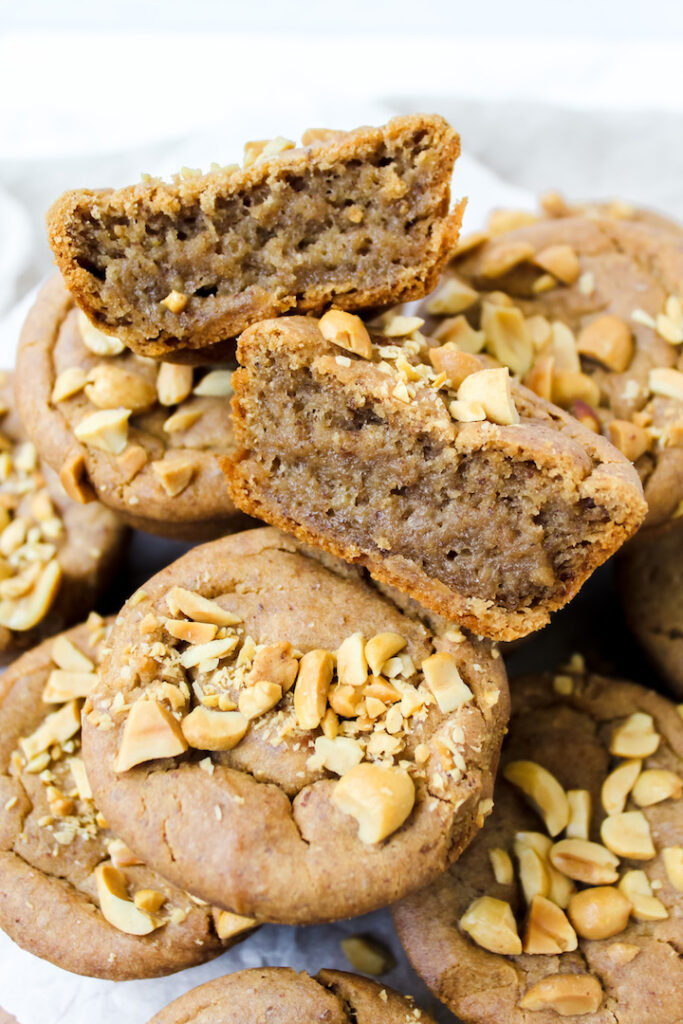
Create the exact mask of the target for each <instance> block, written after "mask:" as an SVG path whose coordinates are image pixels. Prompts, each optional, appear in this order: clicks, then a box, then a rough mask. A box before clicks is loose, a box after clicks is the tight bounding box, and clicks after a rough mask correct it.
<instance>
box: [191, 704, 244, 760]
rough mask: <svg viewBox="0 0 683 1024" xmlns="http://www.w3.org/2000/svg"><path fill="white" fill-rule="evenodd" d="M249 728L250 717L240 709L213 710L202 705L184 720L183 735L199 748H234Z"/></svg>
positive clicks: (192, 745)
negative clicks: (246, 716)
mask: <svg viewBox="0 0 683 1024" xmlns="http://www.w3.org/2000/svg"><path fill="white" fill-rule="evenodd" d="M248 728H249V721H248V719H247V718H245V716H244V715H243V714H242V713H241V712H239V711H212V710H210V709H209V708H205V707H202V706H201V705H198V706H197V707H196V708H193V710H192V711H191V712H190V713H189V715H187V716H186V717H185V718H183V720H182V730H183V735H184V736H185V739H186V740H187V742H188V743H189V744H190V746H191V747H195V748H196V749H197V750H232V748H233V747H236V746H237V744H238V743H239V742H240V740H242V739H243V738H244V736H245V734H246V731H247V729H248Z"/></svg>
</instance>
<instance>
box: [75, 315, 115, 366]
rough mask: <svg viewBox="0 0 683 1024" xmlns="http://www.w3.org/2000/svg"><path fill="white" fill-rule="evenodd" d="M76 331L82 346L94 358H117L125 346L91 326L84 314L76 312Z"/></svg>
mask: <svg viewBox="0 0 683 1024" xmlns="http://www.w3.org/2000/svg"><path fill="white" fill-rule="evenodd" d="M78 329H79V331H80V334H81V337H82V339H83V344H84V345H85V347H86V348H87V349H89V351H90V352H93V353H94V354H95V355H96V356H119V355H121V353H122V352H123V350H124V348H125V345H124V344H123V342H122V341H119V339H118V338H115V337H112V335H110V334H105V333H104V332H103V331H99V330H98V329H97V327H95V325H94V324H91V323H90V321H89V320H88V318H87V316H86V315H85V313H83V312H82V311H81V310H80V309H79V311H78Z"/></svg>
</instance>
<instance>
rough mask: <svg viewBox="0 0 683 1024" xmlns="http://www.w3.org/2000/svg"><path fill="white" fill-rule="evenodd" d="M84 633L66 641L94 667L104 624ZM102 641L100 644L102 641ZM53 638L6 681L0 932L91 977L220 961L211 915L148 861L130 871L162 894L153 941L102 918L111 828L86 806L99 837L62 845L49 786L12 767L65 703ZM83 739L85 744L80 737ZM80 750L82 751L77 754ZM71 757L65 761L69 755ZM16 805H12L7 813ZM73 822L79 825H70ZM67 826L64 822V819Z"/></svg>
mask: <svg viewBox="0 0 683 1024" xmlns="http://www.w3.org/2000/svg"><path fill="white" fill-rule="evenodd" d="M112 622H113V619H110V620H109V621H108V622H107V623H104V624H103V626H102V627H98V626H96V627H95V628H94V630H90V629H89V628H87V627H86V626H84V625H81V626H76V627H75V628H73V629H71V630H69V631H68V632H67V633H65V634H62V636H64V637H66V638H67V639H68V640H69V641H70V642H71V643H72V644H74V645H75V646H76V648H77V649H78V650H79V651H80V652H81V653H83V654H85V656H86V657H88V658H90V659H91V660H93V661H96V660H97V658H98V657H99V655H98V649H97V648H98V644H99V643H100V642H101V640H100V639H99V638H100V637H103V636H104V626H105V625H106V626H109V625H111V623H112ZM95 636H97V638H98V639H97V643H95V639H94V638H95ZM53 644H54V638H51V639H49V640H45V641H43V643H41V644H40V645H39V646H38V647H35V648H34V649H33V650H31V651H28V652H27V653H26V654H24V655H22V656H21V657H20V658H19V659H18V660H17V661H15V662H14V663H13V665H12V666H11V667H10V668H9V669H8V670H7V671H6V672H5V674H4V676H3V678H2V681H0V720H1V722H2V735H1V737H0V801H1V804H2V806H3V807H4V811H3V822H2V825H1V826H0V927H2V929H3V930H4V931H6V932H7V934H8V935H9V936H10V937H11V938H12V939H13V940H14V941H15V942H16V943H18V944H19V945H20V946H21V947H22V948H24V949H27V950H28V951H29V952H31V953H33V954H34V955H36V956H40V957H42V958H43V959H45V960H49V961H51V962H52V963H54V964H56V965H57V966H59V967H62V968H63V969H64V970H68V971H73V972H74V973H76V974H84V975H87V976H89V977H97V978H110V979H112V980H115V981H122V980H126V979H130V978H145V977H158V976H160V975H164V974H170V973H172V972H174V971H179V970H183V969H184V968H186V967H190V966H193V965H194V964H198V963H203V962H204V961H205V960H208V959H211V958H212V957H214V956H217V955H218V954H219V953H221V952H222V951H223V950H224V949H225V948H226V943H223V942H221V941H220V940H219V939H218V937H217V935H216V932H215V929H214V925H213V918H212V914H211V908H205V907H199V906H197V905H196V904H195V903H194V902H193V901H192V900H191V899H190V898H189V897H188V895H187V893H185V892H182V891H179V890H178V889H174V888H173V887H172V886H169V885H168V883H167V882H165V881H164V880H163V879H162V878H161V877H160V876H159V875H157V874H156V873H155V872H152V871H150V870H149V868H147V867H146V866H145V865H144V864H139V865H137V866H134V867H129V868H126V876H127V882H128V884H129V885H130V886H132V887H133V888H134V889H135V890H138V889H142V888H149V889H153V890H155V891H157V892H162V893H163V894H164V896H165V897H166V904H165V908H164V916H165V914H166V913H167V912H168V911H170V909H171V908H177V911H178V918H179V920H178V921H177V922H174V921H169V922H168V923H167V924H165V925H163V927H161V928H159V929H157V930H155V931H153V932H151V933H150V934H148V935H143V936H135V935H131V934H127V933H125V932H123V931H120V930H119V929H118V928H115V927H114V926H113V925H111V924H110V923H108V921H107V920H106V919H105V917H104V916H103V914H102V912H101V910H100V907H99V904H98V898H97V893H96V886H95V881H94V877H93V872H94V871H95V868H96V867H97V865H98V863H100V862H102V861H104V860H106V859H107V858H108V856H109V853H108V843H109V841H110V840H111V839H113V838H114V836H113V834H112V833H111V831H110V830H109V829H108V828H105V827H99V828H95V826H94V824H93V822H92V818H93V813H92V808H89V807H88V806H87V805H86V804H82V805H79V806H80V807H81V810H82V812H83V814H84V817H83V822H85V821H86V818H87V822H88V823H89V824H88V827H89V829H90V830H91V832H92V834H91V835H87V834H86V832H85V825H83V826H82V827H83V829H84V831H83V832H78V833H76V834H75V835H74V836H73V837H72V839H71V841H70V842H67V843H64V842H59V841H57V840H56V839H55V838H54V833H59V826H60V821H59V819H57V820H56V821H55V820H54V819H53V824H52V825H51V824H50V823H49V822H48V820H47V814H48V813H49V806H48V803H47V798H46V793H47V792H48V788H47V785H48V784H47V782H43V781H42V779H41V778H40V777H39V776H38V775H36V774H27V773H26V772H24V771H18V769H17V766H16V765H13V764H12V759H13V755H14V752H15V751H16V750H17V748H18V744H19V741H20V738H21V737H25V736H27V735H30V734H31V733H32V732H33V731H34V730H35V729H36V728H38V727H39V726H40V725H41V723H42V722H43V721H44V720H45V718H46V717H47V715H48V714H50V713H52V712H53V711H54V710H55V709H56V707H58V705H53V704H46V703H44V702H43V700H42V694H43V690H44V689H45V685H46V683H47V681H48V677H49V675H50V672H51V671H52V669H53V668H54V667H55V664H54V662H53V660H52V649H53ZM75 740H76V741H78V736H77V735H76V737H75ZM77 751H78V747H77V746H76V752H77ZM65 757H66V755H65ZM52 767H53V769H54V773H53V775H54V777H53V783H54V785H56V786H59V785H60V782H61V781H62V778H63V779H64V780H65V781H69V779H70V777H69V776H68V774H67V775H64V776H62V774H61V773H62V770H63V760H62V765H61V766H56V765H55V764H54V763H53V766H52ZM8 805H9V806H8ZM68 820H69V821H70V820H74V821H75V818H74V819H68ZM66 821H67V819H64V822H66Z"/></svg>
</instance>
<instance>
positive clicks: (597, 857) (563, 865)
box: [549, 839, 619, 885]
mask: <svg viewBox="0 0 683 1024" xmlns="http://www.w3.org/2000/svg"><path fill="white" fill-rule="evenodd" d="M549 857H550V863H551V864H552V865H553V867H555V868H557V870H558V871H561V872H562V874H564V875H567V877H568V878H573V879H575V880H576V881H577V882H585V883H586V884H588V885H611V884H612V882H616V881H617V879H618V877H619V873H618V871H617V868H618V867H619V859H618V858H617V857H615V856H614V854H613V853H612V852H611V851H610V850H608V849H607V848H606V847H604V846H601V845H600V843H592V842H590V841H589V840H587V839H561V840H560V841H559V842H558V843H554V845H553V846H552V847H551V849H550V854H549Z"/></svg>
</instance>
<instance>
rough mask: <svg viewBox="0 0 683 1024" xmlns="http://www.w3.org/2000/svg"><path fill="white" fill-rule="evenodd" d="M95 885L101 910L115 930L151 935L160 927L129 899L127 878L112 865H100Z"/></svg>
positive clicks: (96, 870) (129, 933) (130, 933)
mask: <svg viewBox="0 0 683 1024" xmlns="http://www.w3.org/2000/svg"><path fill="white" fill-rule="evenodd" d="M95 884H96V886H97V898H98V899H99V901H100V910H101V911H102V913H103V915H104V917H105V919H106V920H107V921H108V922H109V924H111V925H113V926H114V928H118V930H119V931H120V932H126V933H127V934H128V935H149V933H150V932H153V931H154V930H155V928H157V927H158V926H157V925H156V924H155V922H154V920H153V919H152V918H151V917H150V915H149V914H148V913H146V911H144V910H140V909H139V908H138V907H136V906H135V904H134V903H133V901H132V900H129V899H128V893H127V891H126V879H125V876H124V875H123V873H122V872H121V871H119V870H118V869H117V868H115V867H113V866H112V865H111V864H98V865H97V867H96V868H95Z"/></svg>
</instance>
